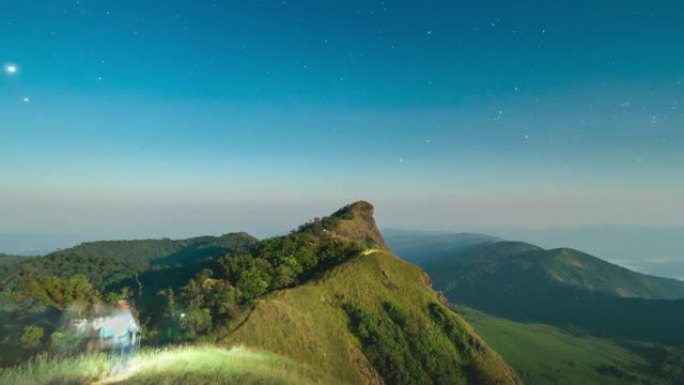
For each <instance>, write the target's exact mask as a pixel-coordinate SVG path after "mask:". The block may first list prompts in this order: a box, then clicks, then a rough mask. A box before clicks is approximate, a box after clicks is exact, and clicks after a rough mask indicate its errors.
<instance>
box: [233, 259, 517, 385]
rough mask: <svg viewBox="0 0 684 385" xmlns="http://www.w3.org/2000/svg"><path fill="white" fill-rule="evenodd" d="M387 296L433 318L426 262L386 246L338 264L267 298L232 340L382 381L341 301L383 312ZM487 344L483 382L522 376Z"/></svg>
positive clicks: (352, 377) (358, 379)
mask: <svg viewBox="0 0 684 385" xmlns="http://www.w3.org/2000/svg"><path fill="white" fill-rule="evenodd" d="M388 300H389V301H393V302H395V303H398V304H401V305H402V306H404V307H405V308H407V309H410V310H409V311H410V312H411V313H412V314H414V315H417V316H420V317H423V319H424V322H425V324H426V325H430V324H431V322H430V320H429V316H428V315H427V314H426V313H427V307H428V304H430V303H436V302H438V300H437V294H436V293H435V292H433V291H432V290H431V289H430V288H429V286H428V285H427V283H426V282H425V277H424V276H423V273H422V271H421V270H420V269H419V268H417V267H416V266H413V265H409V264H407V263H405V262H403V261H401V260H400V259H398V258H396V257H395V256H394V255H392V254H391V253H389V252H387V251H384V250H381V251H376V252H373V253H369V254H368V255H364V256H360V257H358V258H356V259H354V260H352V261H350V262H347V263H345V264H344V265H342V266H338V267H337V268H335V269H333V270H332V271H330V272H329V273H328V274H327V275H326V276H325V277H324V278H322V279H320V280H317V281H315V282H311V283H308V284H305V285H302V286H300V287H297V288H294V289H290V290H284V291H281V292H277V293H273V294H272V295H270V296H268V297H266V298H264V299H263V300H261V301H259V302H258V303H257V305H256V307H255V309H254V311H253V312H252V313H251V315H250V316H249V318H248V319H247V321H246V322H245V323H244V325H243V326H242V327H241V328H239V329H238V330H237V331H235V332H234V333H232V334H231V335H230V336H228V337H227V338H226V342H227V343H229V344H235V343H241V344H245V345H247V346H253V347H257V348H260V349H265V350H269V351H273V352H275V353H279V354H282V355H285V356H289V357H292V358H294V359H296V360H297V361H300V362H304V363H308V364H310V365H312V366H315V367H319V368H321V369H323V370H324V371H325V372H326V373H330V374H331V375H332V376H333V377H335V378H340V379H341V380H343V381H347V382H350V383H364V384H373V383H379V381H378V377H377V374H376V373H375V372H374V370H373V369H372V368H371V367H370V364H369V363H368V361H367V360H366V358H365V357H364V356H363V354H362V353H361V351H360V349H359V347H358V345H357V344H356V343H355V338H354V337H353V336H352V335H351V333H350V332H349V330H348V326H347V324H348V322H349V320H348V318H347V315H346V313H345V312H344V311H343V310H342V306H341V305H342V304H350V303H351V304H353V305H354V306H358V307H360V308H364V309H369V310H371V311H374V312H378V311H379V309H380V307H381V303H382V302H383V301H388ZM440 306H442V305H440ZM453 316H454V317H456V318H457V322H458V323H459V324H460V325H461V327H462V328H463V329H464V330H466V331H467V332H468V333H469V334H470V335H471V336H472V338H473V340H476V341H478V342H481V340H480V339H479V337H477V336H476V335H475V333H474V331H473V330H472V329H471V328H470V327H469V326H468V325H467V324H466V323H465V322H464V321H463V320H462V319H460V318H458V317H457V316H456V315H455V314H454V315H453ZM264 325H269V326H268V327H264ZM445 338H446V337H445ZM440 342H444V343H445V344H448V343H449V342H448V341H440ZM482 346H483V347H484V353H483V354H481V355H477V357H476V358H475V361H476V366H477V368H478V371H479V372H480V373H481V375H482V377H481V378H483V381H482V383H491V384H494V383H501V384H512V383H515V379H514V377H515V376H514V374H513V373H512V371H511V370H510V369H509V368H508V366H507V365H506V364H505V363H504V362H503V360H501V359H500V358H499V356H498V355H497V354H496V353H494V352H493V351H492V350H490V349H489V348H488V347H486V345H484V344H482Z"/></svg>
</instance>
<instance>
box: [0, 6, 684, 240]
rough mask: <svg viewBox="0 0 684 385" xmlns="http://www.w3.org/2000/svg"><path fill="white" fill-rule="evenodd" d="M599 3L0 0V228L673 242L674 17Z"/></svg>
mask: <svg viewBox="0 0 684 385" xmlns="http://www.w3.org/2000/svg"><path fill="white" fill-rule="evenodd" d="M596 3H598V2H595V1H573V2H542V1H523V2H515V3H513V2H510V1H484V2H464V1H420V2H418V1H385V2H369V1H296V0H287V1H282V0H281V1H233V2H223V1H200V2H190V1H166V2H163V3H160V2H158V1H157V2H153V1H94V0H93V1H88V0H81V1H69V2H65V1H37V0H33V1H31V0H28V1H21V2H11V3H10V2H8V3H6V4H3V8H2V9H3V11H2V12H1V13H0V63H2V64H3V67H4V68H3V69H4V72H3V73H2V75H1V76H0V133H1V136H0V184H2V188H1V189H0V232H12V233H22V232H41V233H45V232H54V231H56V230H59V231H60V232H69V233H78V234H88V233H97V234H110V235H111V236H112V237H120V236H136V237H143V236H160V235H170V236H181V235H192V234H201V233H205V232H209V233H220V232H225V231H231V230H248V231H252V232H255V233H257V234H258V235H266V234H271V233H273V232H277V231H282V230H286V229H288V228H290V227H292V226H295V225H296V224H297V223H299V222H301V221H303V220H306V219H308V218H310V217H312V216H319V215H324V214H326V213H327V212H328V211H330V210H333V209H334V208H336V207H338V206H341V205H343V204H345V203H348V202H351V201H354V200H356V199H367V200H369V201H372V202H373V203H375V205H376V206H377V210H378V220H379V221H380V223H381V224H382V225H385V226H394V227H404V228H417V227H420V228H430V229H459V230H468V229H477V228H486V227H498V226H520V227H537V228H541V227H555V226H584V225H586V226H590V225H597V224H631V225H661V226H677V225H684V219H683V218H684V198H683V197H684V178H682V177H681V176H682V174H683V172H682V170H684V151H682V149H684V46H683V45H682V44H681V42H682V41H684V24H682V23H681V20H680V17H681V15H682V13H683V12H684V5H682V4H679V3H678V2H674V1H619V2H618V1H602V2H600V4H596ZM9 65H15V66H16V68H17V71H16V72H14V73H12V71H8V66H9Z"/></svg>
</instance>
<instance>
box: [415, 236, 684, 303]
mask: <svg viewBox="0 0 684 385" xmlns="http://www.w3.org/2000/svg"><path fill="white" fill-rule="evenodd" d="M423 266H424V268H425V269H426V271H427V272H428V273H429V274H430V275H431V276H432V277H433V279H434V282H435V285H436V286H437V287H439V288H441V289H442V290H444V291H445V293H447V294H448V293H449V292H450V291H451V290H455V291H458V292H460V296H462V297H463V296H464V295H465V293H464V290H467V291H468V292H470V291H471V290H472V291H473V295H475V292H482V291H487V292H488V291H497V292H500V291H502V290H504V291H506V290H507V291H519V293H518V294H520V295H523V294H525V290H527V289H529V290H531V291H542V292H543V291H548V290H550V289H552V288H556V287H567V288H572V289H576V290H579V291H581V292H585V293H587V294H599V295H607V296H613V297H619V298H642V299H679V298H684V282H682V281H678V280H675V279H670V278H661V277H654V276H650V275H646V274H641V273H637V272H634V271H631V270H629V269H626V268H624V267H621V266H617V265H614V264H612V263H609V262H606V261H604V260H602V259H599V258H596V257H594V256H591V255H589V254H586V253H583V252H581V251H578V250H574V249H569V248H560V249H551V250H545V249H542V248H540V247H537V246H534V245H530V244H527V243H523V242H508V241H503V242H495V243H488V244H484V245H480V246H476V247H471V248H468V249H465V250H459V251H455V252H454V253H452V254H450V255H447V256H444V257H442V258H440V259H436V260H432V261H429V262H426V263H425V264H424V265H423Z"/></svg>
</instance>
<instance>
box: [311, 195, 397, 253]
mask: <svg viewBox="0 0 684 385" xmlns="http://www.w3.org/2000/svg"><path fill="white" fill-rule="evenodd" d="M299 231H310V232H314V233H319V232H326V233H329V234H332V235H334V236H338V237H341V238H346V239H349V240H351V241H354V242H359V243H362V244H366V245H370V246H376V247H382V248H387V246H386V245H385V240H384V239H383V237H382V234H380V230H378V226H377V225H376V223H375V218H374V217H373V205H372V204H370V203H369V202H366V201H363V200H361V201H357V202H354V203H351V204H348V205H346V206H344V207H342V208H341V209H339V210H337V211H335V212H334V213H333V214H331V215H330V216H328V217H325V218H320V219H319V218H317V219H314V220H313V221H312V222H310V223H308V224H306V225H304V226H302V227H300V228H299Z"/></svg>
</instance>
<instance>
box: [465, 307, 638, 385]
mask: <svg viewBox="0 0 684 385" xmlns="http://www.w3.org/2000/svg"><path fill="white" fill-rule="evenodd" d="M458 312H459V313H460V314H462V315H463V317H464V318H465V319H466V320H467V321H468V322H469V323H470V324H471V325H472V326H473V327H474V328H475V329H476V330H477V332H478V333H479V334H480V335H481V336H482V337H483V338H484V339H485V340H486V341H487V342H488V343H489V344H490V345H491V346H492V347H493V348H494V349H496V351H497V352H499V354H501V356H502V357H503V358H504V359H505V360H506V361H507V362H508V363H509V364H511V366H513V367H514V368H515V369H516V370H517V371H518V373H519V374H520V376H521V377H522V379H523V381H524V382H525V384H526V385H552V384H553V385H575V384H605V385H613V384H614V385H623V384H626V383H629V384H637V383H641V381H642V380H643V377H642V375H641V374H640V371H641V370H642V369H643V368H644V367H645V366H646V365H647V364H648V363H647V362H646V361H645V360H644V359H643V358H641V357H639V356H638V355H636V354H635V353H633V352H631V351H629V350H627V349H625V348H623V347H621V346H619V345H617V344H615V343H613V342H610V341H607V340H601V339H597V338H593V337H579V336H575V335H572V334H569V333H567V332H565V331H563V330H561V329H558V328H555V327H552V326H547V325H542V324H524V323H518V322H514V321H509V320H506V319H502V318H496V317H493V316H490V315H487V314H485V313H481V312H478V311H475V310H472V309H469V308H464V307H459V308H458ZM601 368H602V369H603V371H604V373H605V372H606V371H610V372H611V373H620V374H622V375H623V377H620V374H618V375H617V376H616V375H615V374H613V375H606V374H603V375H602V374H601V371H600V370H599V369H601ZM611 368H612V369H611Z"/></svg>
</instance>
